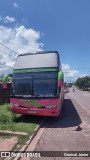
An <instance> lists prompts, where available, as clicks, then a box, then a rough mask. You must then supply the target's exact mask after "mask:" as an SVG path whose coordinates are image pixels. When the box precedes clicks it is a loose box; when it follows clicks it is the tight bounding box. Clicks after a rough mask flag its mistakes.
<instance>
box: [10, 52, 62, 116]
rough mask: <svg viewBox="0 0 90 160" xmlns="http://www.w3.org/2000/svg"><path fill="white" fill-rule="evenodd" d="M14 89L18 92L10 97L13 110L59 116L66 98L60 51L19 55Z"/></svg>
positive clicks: (18, 112)
mask: <svg viewBox="0 0 90 160" xmlns="http://www.w3.org/2000/svg"><path fill="white" fill-rule="evenodd" d="M29 87H30V88H29ZM50 87H51V89H50ZM21 89H22V91H21ZM30 89H31V90H30ZM12 90H13V92H14V94H13V95H12V94H11V98H10V108H11V111H12V112H15V113H17V114H27V115H39V116H59V114H60V112H61V108H62V103H63V98H64V75H63V72H62V70H61V63H60V59H59V54H58V52H57V51H49V52H37V53H27V54H21V55H19V56H18V57H17V60H16V63H15V66H14V70H13V81H12ZM33 92H34V94H33ZM20 94H21V95H20ZM35 94H36V95H37V96H35ZM28 95H29V96H31V97H29V98H27V96H28ZM52 95H53V96H52ZM34 96H35V97H34ZM40 96H41V97H40ZM51 96H52V97H51ZM21 97H22V98H21Z"/></svg>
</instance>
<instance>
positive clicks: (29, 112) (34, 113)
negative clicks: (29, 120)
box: [28, 111, 36, 114]
mask: <svg viewBox="0 0 90 160" xmlns="http://www.w3.org/2000/svg"><path fill="white" fill-rule="evenodd" d="M28 113H34V114H36V111H28Z"/></svg>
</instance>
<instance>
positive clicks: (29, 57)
mask: <svg viewBox="0 0 90 160" xmlns="http://www.w3.org/2000/svg"><path fill="white" fill-rule="evenodd" d="M59 66H61V64H60V60H59V54H58V52H57V51H40V52H34V53H25V54H20V55H19V56H18V57H17V59H16V63H15V66H14V69H26V68H44V67H59Z"/></svg>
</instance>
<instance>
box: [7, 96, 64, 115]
mask: <svg viewBox="0 0 90 160" xmlns="http://www.w3.org/2000/svg"><path fill="white" fill-rule="evenodd" d="M10 102H11V111H12V112H14V113H18V114H28V115H41V116H42V115H43V116H58V115H59V114H60V111H61V105H62V104H61V101H60V99H59V98H55V99H43V100H38V99H37V100H29V99H28V100H23V99H15V98H10Z"/></svg>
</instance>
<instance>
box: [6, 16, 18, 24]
mask: <svg viewBox="0 0 90 160" xmlns="http://www.w3.org/2000/svg"><path fill="white" fill-rule="evenodd" d="M3 20H4V23H13V22H15V21H16V20H15V18H14V17H9V16H6V17H3Z"/></svg>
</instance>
